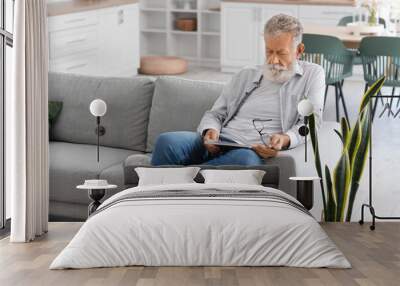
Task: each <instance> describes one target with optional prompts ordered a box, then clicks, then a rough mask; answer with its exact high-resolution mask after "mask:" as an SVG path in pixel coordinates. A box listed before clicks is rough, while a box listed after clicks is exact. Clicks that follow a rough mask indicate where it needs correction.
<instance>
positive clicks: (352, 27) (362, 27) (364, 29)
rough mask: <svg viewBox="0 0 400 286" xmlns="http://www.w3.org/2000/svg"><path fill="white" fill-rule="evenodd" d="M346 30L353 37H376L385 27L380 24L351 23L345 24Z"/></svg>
mask: <svg viewBox="0 0 400 286" xmlns="http://www.w3.org/2000/svg"><path fill="white" fill-rule="evenodd" d="M347 30H348V31H349V32H350V33H351V34H354V35H357V36H359V35H377V34H381V33H382V32H383V31H384V30H385V27H384V26H383V25H382V24H378V25H373V26H371V25H369V24H368V23H365V22H352V23H348V24H347Z"/></svg>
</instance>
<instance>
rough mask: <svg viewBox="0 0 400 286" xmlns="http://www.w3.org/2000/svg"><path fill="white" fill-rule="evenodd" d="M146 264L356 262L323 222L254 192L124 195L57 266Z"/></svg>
mask: <svg viewBox="0 0 400 286" xmlns="http://www.w3.org/2000/svg"><path fill="white" fill-rule="evenodd" d="M206 189H216V190H218V191H224V190H230V191H232V190H237V191H239V190H246V189H248V190H263V191H268V192H272V193H275V194H278V195H282V196H286V197H287V198H290V199H291V200H292V201H295V202H296V200H295V199H294V198H292V197H291V196H289V195H286V194H285V193H283V192H281V191H279V190H276V189H272V188H266V187H262V186H250V185H238V184H235V185H234V184H179V185H163V186H147V187H135V188H131V189H127V190H125V191H123V192H120V193H118V194H116V195H114V196H113V197H111V198H109V199H108V200H106V201H105V202H104V203H103V204H102V205H101V206H100V208H99V209H101V208H102V207H103V206H105V205H107V204H108V203H110V202H111V201H113V200H115V199H118V198H120V197H122V196H124V195H126V194H130V193H131V192H145V191H166V190H199V191H204V190H206ZM127 265H145V266H194V265H199V266H200V265H203V266H206V265H214V266H242V265H243V266H244V265H246V266H294V267H334V268H349V267H351V266H350V263H349V262H348V261H347V259H346V258H345V257H344V255H343V254H342V252H341V251H340V250H338V248H337V247H336V245H335V244H334V243H333V242H332V241H331V239H330V238H329V237H328V236H327V234H326V233H325V232H324V230H323V229H322V228H321V227H320V225H319V224H318V222H317V221H316V220H315V219H314V218H312V217H311V216H310V215H308V214H306V213H304V212H302V211H300V210H299V209H296V208H295V207H293V206H291V205H288V204H282V203H277V202H274V201H265V200H262V199H254V198H252V199H246V198H240V199H237V198H230V197H227V198H196V197H193V198H190V197H189V198H184V199H177V198H171V199H165V198H163V199H157V198H154V199H148V200H139V201H122V202H120V203H117V204H114V205H111V206H109V207H108V208H104V210H103V211H100V212H99V213H97V214H95V215H94V216H92V217H91V218H89V219H88V220H87V221H86V222H85V223H84V224H83V226H82V227H81V229H80V230H79V232H78V233H77V234H76V235H75V237H74V238H73V239H72V241H71V242H70V243H69V244H68V246H67V247H65V249H64V250H63V251H62V252H61V253H60V254H59V255H58V256H57V258H56V259H55V260H54V261H53V262H52V264H51V265H50V269H63V268H91V267H114V266H127Z"/></svg>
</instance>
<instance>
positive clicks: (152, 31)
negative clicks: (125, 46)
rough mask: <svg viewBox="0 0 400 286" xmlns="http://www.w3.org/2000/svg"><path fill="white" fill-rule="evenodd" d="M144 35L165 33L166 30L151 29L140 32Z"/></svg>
mask: <svg viewBox="0 0 400 286" xmlns="http://www.w3.org/2000/svg"><path fill="white" fill-rule="evenodd" d="M140 31H141V32H143V33H165V32H166V30H165V29H151V28H148V29H147V28H145V29H141V30H140Z"/></svg>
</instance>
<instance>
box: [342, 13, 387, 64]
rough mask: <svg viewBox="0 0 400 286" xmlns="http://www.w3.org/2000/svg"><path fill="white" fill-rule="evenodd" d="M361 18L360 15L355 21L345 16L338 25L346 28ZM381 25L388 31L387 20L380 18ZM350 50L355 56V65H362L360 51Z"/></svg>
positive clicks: (351, 17)
mask: <svg viewBox="0 0 400 286" xmlns="http://www.w3.org/2000/svg"><path fill="white" fill-rule="evenodd" d="M359 18H360V17H359V16H358V15H357V16H356V17H355V19H353V16H345V17H343V18H341V19H340V20H339V23H338V24H337V25H338V26H344V27H345V26H347V24H348V23H353V22H354V20H355V21H358V19H359ZM362 19H365V18H362ZM379 24H382V25H383V26H384V27H385V29H386V21H385V19H383V18H379ZM348 50H349V51H351V52H352V53H353V55H354V59H353V65H362V62H361V57H360V53H359V51H358V49H348Z"/></svg>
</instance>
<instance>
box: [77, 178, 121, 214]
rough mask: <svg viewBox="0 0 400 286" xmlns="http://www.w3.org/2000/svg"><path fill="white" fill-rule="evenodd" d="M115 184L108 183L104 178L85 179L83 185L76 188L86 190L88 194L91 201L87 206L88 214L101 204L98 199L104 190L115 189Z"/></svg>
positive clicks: (101, 196) (104, 192)
mask: <svg viewBox="0 0 400 286" xmlns="http://www.w3.org/2000/svg"><path fill="white" fill-rule="evenodd" d="M116 187H117V185H110V184H108V182H107V181H106V180H85V183H84V184H83V185H79V186H77V187H76V188H77V189H79V190H87V191H88V196H89V198H90V199H91V200H92V202H91V203H90V204H89V206H88V216H90V215H91V214H92V213H94V212H95V211H96V210H97V208H98V207H99V206H100V205H101V202H100V200H101V199H102V198H103V197H104V195H105V194H106V190H110V189H115V188H116Z"/></svg>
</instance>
